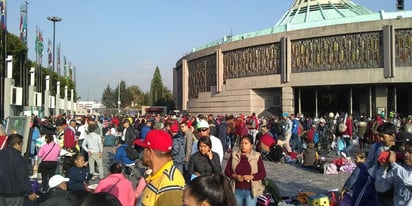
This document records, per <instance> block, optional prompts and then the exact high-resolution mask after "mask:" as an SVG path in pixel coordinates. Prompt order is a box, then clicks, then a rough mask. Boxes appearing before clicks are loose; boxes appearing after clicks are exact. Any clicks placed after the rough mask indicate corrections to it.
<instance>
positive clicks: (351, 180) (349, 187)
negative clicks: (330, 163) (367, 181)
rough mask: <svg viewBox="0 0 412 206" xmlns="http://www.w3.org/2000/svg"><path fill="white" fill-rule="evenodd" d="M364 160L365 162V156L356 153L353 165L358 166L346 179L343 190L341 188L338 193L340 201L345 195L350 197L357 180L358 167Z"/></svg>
mask: <svg viewBox="0 0 412 206" xmlns="http://www.w3.org/2000/svg"><path fill="white" fill-rule="evenodd" d="M365 160H366V156H365V154H364V153H362V152H361V153H358V154H357V155H356V156H355V163H356V165H358V167H356V169H355V170H353V172H352V174H351V175H350V176H349V177H348V179H347V180H346V182H345V184H344V185H343V188H342V190H341V193H340V199H341V200H342V199H344V196H345V195H346V196H347V195H349V197H350V198H351V197H352V194H353V191H354V187H355V183H356V180H357V179H358V175H359V172H360V169H359V165H360V164H361V163H364V162H365Z"/></svg>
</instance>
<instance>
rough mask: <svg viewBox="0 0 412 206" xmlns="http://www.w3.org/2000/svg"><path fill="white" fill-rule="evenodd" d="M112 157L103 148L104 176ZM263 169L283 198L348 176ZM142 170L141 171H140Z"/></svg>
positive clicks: (286, 167) (293, 167)
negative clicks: (275, 184)
mask: <svg viewBox="0 0 412 206" xmlns="http://www.w3.org/2000/svg"><path fill="white" fill-rule="evenodd" d="M229 155H230V154H228V153H226V154H225V157H224V160H223V167H222V168H223V169H224V168H225V166H226V162H227V159H229ZM112 157H113V147H105V148H104V158H103V161H104V162H103V165H104V166H105V167H106V168H105V176H107V175H108V167H109V166H110V162H111V159H112ZM334 158H337V156H336V155H335V154H333V155H330V156H326V159H327V160H332V159H334ZM264 164H265V168H266V174H267V177H268V178H270V179H272V180H274V181H275V182H276V183H277V185H278V187H279V189H280V193H281V195H282V196H284V197H291V196H295V195H296V194H297V193H299V191H311V192H316V193H322V194H327V192H328V190H333V189H339V190H340V189H341V188H342V186H343V184H344V183H345V180H346V179H347V178H348V176H349V175H350V174H348V173H340V174H338V175H324V174H320V173H317V172H315V171H314V170H309V169H305V168H302V167H301V166H300V165H299V164H296V163H283V164H277V163H274V162H268V161H265V162H264ZM142 170H143V169H141V171H142ZM129 179H130V180H131V181H132V182H133V185H136V183H137V178H135V177H130V178H129ZM93 183H97V181H92V182H91V184H93Z"/></svg>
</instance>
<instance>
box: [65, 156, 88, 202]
mask: <svg viewBox="0 0 412 206" xmlns="http://www.w3.org/2000/svg"><path fill="white" fill-rule="evenodd" d="M73 160H74V162H73V163H72V164H71V165H69V168H68V169H67V170H66V173H67V174H66V176H67V177H68V178H70V180H69V182H67V189H68V190H70V191H72V192H74V193H75V194H76V196H77V197H78V198H79V199H82V198H83V197H84V196H85V195H87V193H88V191H87V184H88V182H89V179H90V175H89V174H90V172H89V168H88V167H87V162H85V161H84V156H83V154H82V153H77V154H76V155H75V156H74V157H73Z"/></svg>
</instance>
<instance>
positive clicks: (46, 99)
mask: <svg viewBox="0 0 412 206" xmlns="http://www.w3.org/2000/svg"><path fill="white" fill-rule="evenodd" d="M45 80H46V90H45V91H44V113H43V114H44V116H45V117H48V116H50V111H49V108H50V76H49V75H47V76H46V78H45Z"/></svg>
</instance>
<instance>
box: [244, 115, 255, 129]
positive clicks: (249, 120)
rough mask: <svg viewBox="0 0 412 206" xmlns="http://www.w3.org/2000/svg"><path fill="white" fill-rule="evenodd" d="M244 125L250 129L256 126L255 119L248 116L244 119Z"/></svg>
mask: <svg viewBox="0 0 412 206" xmlns="http://www.w3.org/2000/svg"><path fill="white" fill-rule="evenodd" d="M246 125H247V127H248V128H250V129H254V128H256V121H255V120H254V119H253V117H248V118H247V119H246Z"/></svg>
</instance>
